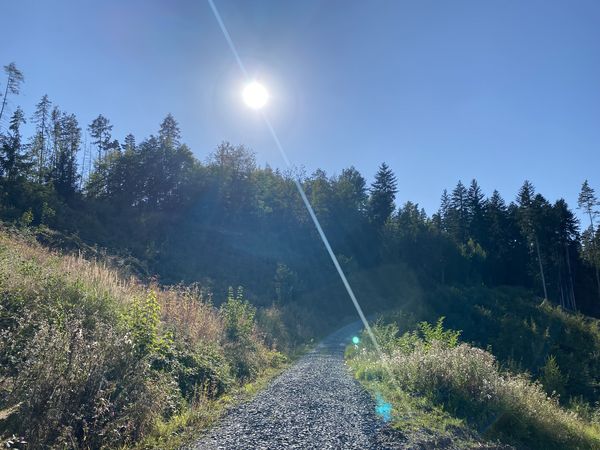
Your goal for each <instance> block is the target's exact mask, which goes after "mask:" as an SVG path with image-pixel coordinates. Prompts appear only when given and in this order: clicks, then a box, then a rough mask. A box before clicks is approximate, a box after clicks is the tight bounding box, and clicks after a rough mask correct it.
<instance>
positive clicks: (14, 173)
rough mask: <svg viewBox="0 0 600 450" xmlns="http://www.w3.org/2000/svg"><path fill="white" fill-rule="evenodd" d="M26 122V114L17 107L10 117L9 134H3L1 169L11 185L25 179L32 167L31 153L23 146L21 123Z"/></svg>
mask: <svg viewBox="0 0 600 450" xmlns="http://www.w3.org/2000/svg"><path fill="white" fill-rule="evenodd" d="M24 123H25V115H24V114H23V110H22V109H21V108H17V109H16V111H15V112H14V113H13V115H12V117H11V119H10V125H9V127H8V135H7V136H2V152H1V153H0V169H1V171H2V176H3V177H4V179H5V180H6V181H7V184H8V185H9V186H14V185H15V184H16V183H18V182H20V181H22V180H24V179H25V178H26V177H27V175H28V174H29V170H30V169H31V165H32V164H31V162H30V155H29V154H28V153H27V152H26V151H25V149H24V148H23V146H22V136H21V125H22V124H24Z"/></svg>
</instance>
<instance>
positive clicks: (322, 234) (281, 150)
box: [208, 0, 383, 357]
mask: <svg viewBox="0 0 600 450" xmlns="http://www.w3.org/2000/svg"><path fill="white" fill-rule="evenodd" d="M208 3H209V4H210V7H211V9H212V11H213V13H214V15H215V18H216V19H217V22H218V24H219V27H220V28H221V31H222V32H223V35H224V36H225V40H226V41H227V44H229V48H230V49H231V52H232V53H233V56H234V57H235V59H236V61H237V63H238V65H239V67H240V70H241V71H242V73H243V75H244V77H245V78H246V81H247V82H251V81H252V80H251V79H250V77H249V76H248V71H247V70H246V67H245V66H244V63H243V62H242V59H241V58H240V55H239V53H238V51H237V49H236V47H235V45H234V43H233V40H232V39H231V36H230V35H229V32H228V31H227V28H226V27H225V23H224V22H223V19H222V18H221V15H220V14H219V10H218V9H217V7H216V5H215V3H214V1H213V0H208ZM261 113H262V117H263V120H264V122H265V124H266V126H267V128H268V129H269V132H270V134H271V137H272V138H273V141H274V142H275V146H276V147H277V149H278V150H279V153H280V154H281V157H282V158H283V160H284V161H285V164H286V166H287V167H288V169H292V168H293V166H292V163H291V162H290V159H289V158H288V156H287V153H286V152H285V150H284V148H283V145H282V144H281V141H280V140H279V136H278V135H277V133H276V132H275V129H274V128H273V125H271V121H270V120H269V117H268V116H267V114H266V112H264V111H261ZM294 184H295V185H296V189H297V190H298V193H299V194H300V197H301V198H302V201H303V202H304V206H306V209H307V210H308V214H309V215H310V218H311V219H312V221H313V224H314V225H315V228H316V229H317V232H318V233H319V236H320V237H321V240H322V241H323V245H325V248H326V249H327V253H329V257H330V258H331V261H332V262H333V265H334V266H335V268H336V270H337V272H338V275H339V276H340V278H341V279H342V283H343V284H344V287H345V288H346V292H347V293H348V296H349V297H350V300H352V304H353V305H354V308H355V309H356V312H357V313H358V316H359V317H360V320H361V322H362V323H363V325H364V327H365V330H366V331H367V334H368V335H369V338H370V339H371V341H372V342H373V346H374V347H375V349H376V350H377V352H378V353H379V355H380V356H381V357H383V353H382V351H381V348H380V347H379V344H378V343H377V339H376V338H375V335H374V334H373V331H372V330H371V326H370V325H369V322H368V321H367V318H366V317H365V315H364V313H363V310H362V308H361V307H360V304H359V303H358V300H357V299H356V295H354V291H353V290H352V287H351V286H350V283H349V282H348V279H347V278H346V275H345V274H344V271H343V270H342V267H341V266H340V263H339V261H338V259H337V257H336V256H335V253H334V252H333V249H332V248H331V245H330V244H329V240H328V239H327V236H326V235H325V232H324V231H323V228H322V227H321V223H320V222H319V219H318V218H317V215H316V214H315V212H314V210H313V208H312V206H311V204H310V202H309V201H308V198H307V197H306V193H305V192H304V188H303V187H302V184H301V183H300V180H299V179H298V177H294Z"/></svg>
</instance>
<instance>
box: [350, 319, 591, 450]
mask: <svg viewBox="0 0 600 450" xmlns="http://www.w3.org/2000/svg"><path fill="white" fill-rule="evenodd" d="M378 327H379V326H376V327H375V328H378ZM387 329H388V330H392V328H391V327H387ZM407 339H408V340H409V341H408V342H410V344H409V345H407ZM457 340H458V332H456V331H451V330H444V329H443V327H442V321H441V320H438V322H437V324H436V325H435V326H433V325H431V324H427V323H421V324H420V325H419V326H418V330H415V331H413V332H407V333H405V335H404V338H401V339H397V340H396V342H397V344H396V348H395V349H391V350H390V352H389V353H388V355H387V356H385V357H384V358H380V357H379V355H378V354H377V353H375V352H373V351H369V350H368V349H367V348H365V349H364V350H363V351H359V352H354V353H350V354H348V356H349V357H350V360H349V363H350V366H351V367H352V368H353V370H354V372H355V375H356V376H357V378H359V380H361V381H363V382H364V383H366V384H367V386H368V387H370V388H371V389H373V390H375V391H376V392H384V393H386V394H387V397H388V399H389V400H391V401H392V402H393V407H394V411H405V412H406V411H407V410H408V411H409V412H408V414H402V415H396V416H395V419H394V420H395V423H394V426H397V427H399V428H404V429H406V428H411V427H416V426H417V425H418V426H421V427H423V426H424V425H425V426H427V427H428V428H430V430H437V431H440V430H441V431H444V426H450V424H451V423H452V420H456V419H460V420H464V421H465V422H466V424H468V425H469V426H470V427H472V428H474V429H475V430H477V431H479V432H480V433H481V434H482V435H483V436H484V437H485V438H487V439H491V440H497V439H499V440H501V441H502V442H505V443H509V444H512V445H515V446H516V447H518V448H532V449H546V448H581V449H593V448H598V446H599V445H600V427H598V426H597V425H595V424H593V423H591V422H589V421H586V420H585V419H583V418H582V417H580V416H577V415H574V414H573V413H571V412H568V411H566V410H564V409H562V408H561V407H560V406H559V405H558V402H557V401H556V399H554V398H549V397H548V396H547V394H546V393H545V392H544V390H543V388H542V386H541V385H540V384H539V383H536V382H531V381H530V379H529V378H528V377H527V376H525V375H514V374H512V373H509V372H506V371H503V370H502V369H501V368H500V366H499V364H498V363H497V361H496V359H495V358H494V356H493V355H491V354H490V353H489V352H486V351H484V350H481V349H478V348H476V347H472V346H470V345H467V344H459V343H458V342H457ZM549 361H550V363H547V364H546V366H547V368H548V370H547V373H548V375H549V377H552V379H553V380H556V378H557V377H560V375H559V371H558V366H557V365H555V363H553V362H552V359H551V358H550V359H549ZM418 399H421V400H418ZM389 400H388V401H389ZM440 409H443V411H444V413H443V414H439V413H436V411H439V410H440ZM428 415H430V416H431V415H436V417H438V420H439V421H440V423H439V424H434V423H432V422H431V421H430V420H427V421H425V420H424V418H425V417H427V416H428ZM453 418H456V419H453ZM443 424H445V425H443ZM468 433H469V432H468V431H467V433H463V436H464V435H465V434H466V435H468Z"/></svg>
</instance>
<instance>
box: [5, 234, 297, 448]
mask: <svg viewBox="0 0 600 450" xmlns="http://www.w3.org/2000/svg"><path fill="white" fill-rule="evenodd" d="M255 314H256V310H255V309H254V307H253V306H251V305H250V304H249V303H248V302H247V301H246V300H245V299H244V296H243V291H242V290H241V289H239V290H237V291H236V292H234V291H233V290H231V291H230V293H229V295H228V297H227V299H226V300H225V301H224V302H223V303H222V304H221V306H220V307H219V308H217V307H215V306H213V304H212V296H211V294H210V293H209V292H206V291H205V290H203V289H201V288H200V287H197V286H191V287H175V288H169V289H167V288H161V287H159V286H157V285H150V286H146V285H143V284H141V283H140V282H138V281H136V280H135V279H133V278H131V279H123V278H121V277H120V276H119V274H118V273H116V272H115V271H112V270H109V269H107V268H106V267H104V265H103V264H101V263H98V262H93V261H87V260H85V259H83V258H81V257H78V256H64V255H59V254H56V253H51V252H48V251H46V250H44V249H42V248H41V247H40V246H39V245H36V244H35V243H32V242H26V241H25V240H24V239H22V238H19V237H16V236H12V235H8V234H6V233H5V232H2V233H0V436H1V437H2V442H4V443H7V442H8V441H11V446H12V447H13V448H21V447H25V448H31V449H33V448H78V449H83V448H120V447H124V446H133V445H136V443H140V442H146V443H147V446H152V445H151V442H159V443H161V444H160V448H168V446H169V445H170V443H173V442H178V441H180V440H181V439H180V438H179V435H181V436H183V435H184V434H185V433H184V429H185V428H186V426H188V425H198V424H201V423H205V424H208V423H209V422H210V420H204V419H202V420H200V419H199V418H202V417H207V418H209V419H210V418H214V417H218V414H217V413H216V412H217V410H218V408H217V409H215V405H218V404H226V403H227V398H228V397H229V398H231V395H232V393H234V392H239V391H240V390H243V386H245V385H249V386H252V384H249V383H256V380H261V379H262V380H264V379H266V378H268V377H269V376H271V375H273V374H274V373H276V372H277V370H278V368H280V367H282V366H283V364H284V363H285V360H286V357H285V356H284V354H282V353H280V352H279V351H277V350H276V348H275V347H274V346H272V345H268V344H267V339H266V336H265V334H264V332H262V331H261V329H260V328H259V326H258V325H257V322H256V320H255ZM272 326H273V327H274V325H272ZM211 420H212V419H211ZM164 433H166V437H165V434H164ZM24 442H26V444H24ZM163 444H164V445H163ZM137 445H141V444H137Z"/></svg>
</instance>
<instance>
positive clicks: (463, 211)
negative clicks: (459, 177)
mask: <svg viewBox="0 0 600 450" xmlns="http://www.w3.org/2000/svg"><path fill="white" fill-rule="evenodd" d="M467 195H468V191H467V188H466V187H465V185H464V184H462V181H459V182H458V184H457V185H456V187H455V188H454V190H453V191H452V195H451V197H450V209H449V221H448V222H449V224H448V227H449V229H450V233H451V235H452V237H453V238H454V240H455V241H456V242H457V243H459V244H466V243H467V241H468V231H469V210H468V202H467V200H468V199H467Z"/></svg>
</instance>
